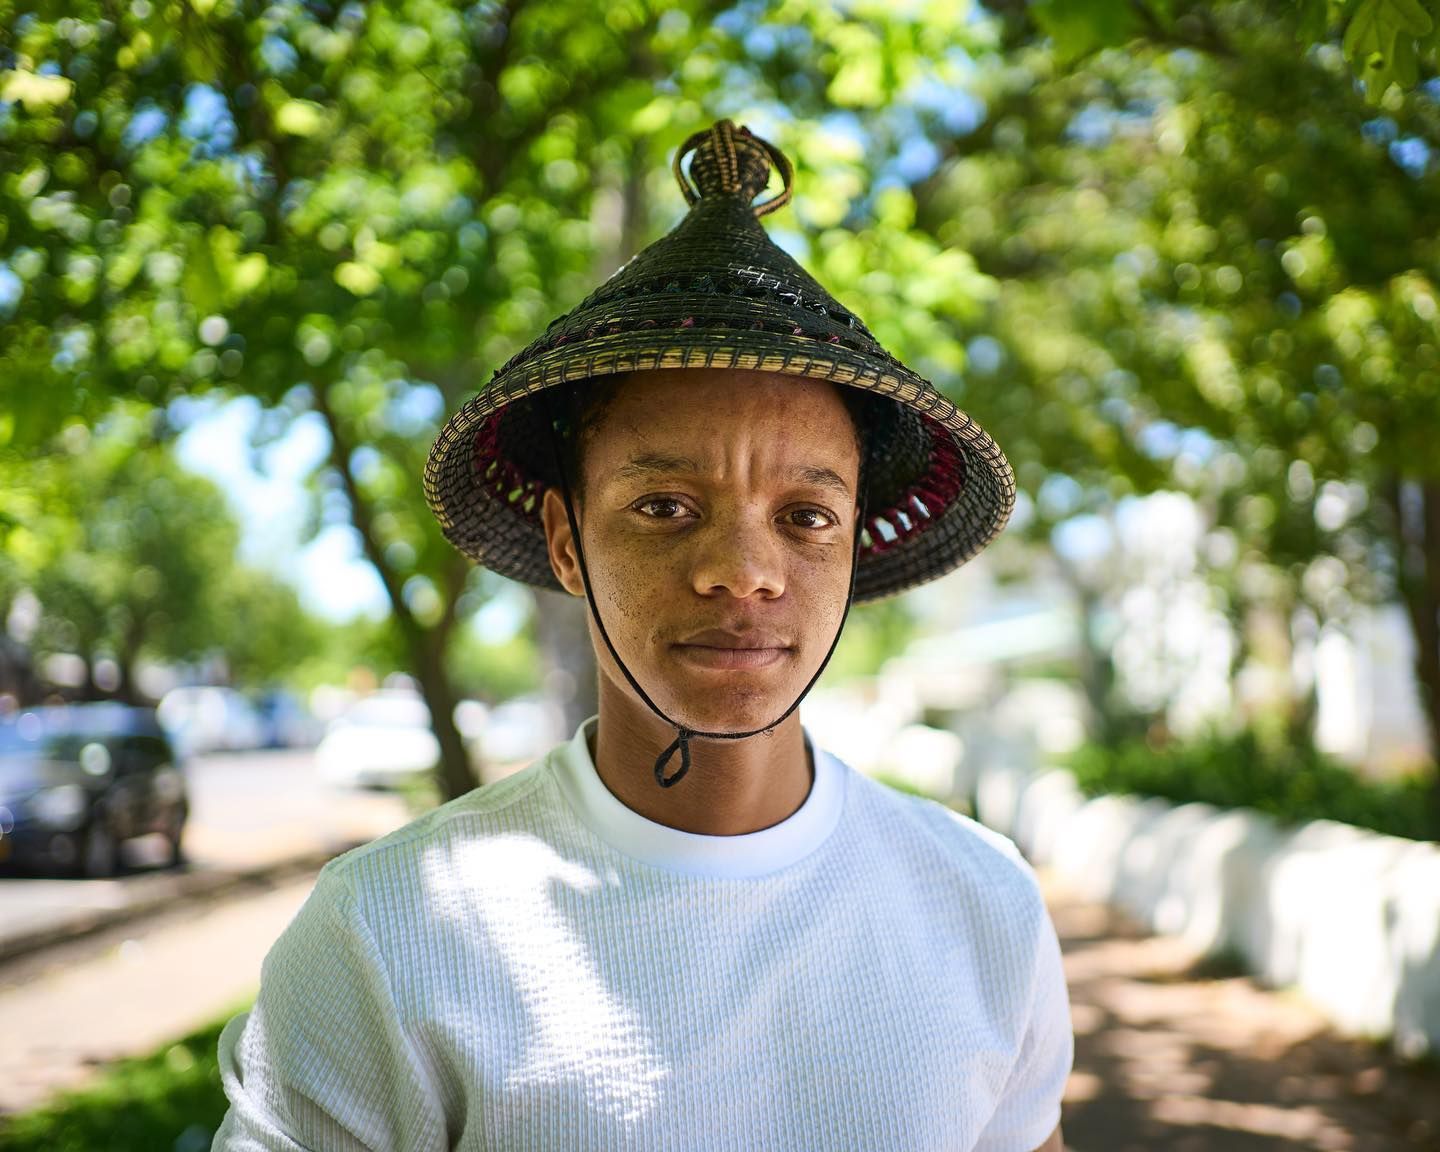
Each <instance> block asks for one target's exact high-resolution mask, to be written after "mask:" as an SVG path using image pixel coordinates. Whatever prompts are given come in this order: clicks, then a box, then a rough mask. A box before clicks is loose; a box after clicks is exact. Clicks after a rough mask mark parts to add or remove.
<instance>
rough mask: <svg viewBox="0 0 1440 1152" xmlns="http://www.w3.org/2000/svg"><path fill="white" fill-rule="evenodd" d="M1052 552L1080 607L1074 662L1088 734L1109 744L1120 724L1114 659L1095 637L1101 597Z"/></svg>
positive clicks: (1098, 741) (1118, 737)
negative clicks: (1117, 713)
mask: <svg viewBox="0 0 1440 1152" xmlns="http://www.w3.org/2000/svg"><path fill="white" fill-rule="evenodd" d="M1052 555H1054V560H1055V567H1056V568H1057V569H1058V570H1059V572H1060V574H1061V576H1062V577H1064V580H1065V583H1066V584H1068V585H1069V586H1070V591H1071V592H1072V593H1074V595H1075V600H1076V604H1077V606H1078V607H1079V610H1080V628H1079V631H1080V636H1079V642H1080V650H1079V653H1078V654H1077V663H1078V664H1079V672H1080V689H1081V691H1082V692H1084V693H1085V702H1086V704H1087V705H1088V706H1089V712H1090V716H1089V724H1088V726H1087V727H1088V728H1089V736H1090V739H1091V740H1093V741H1096V742H1097V743H1100V744H1106V745H1113V744H1115V743H1117V742H1118V741H1119V739H1120V738H1121V734H1122V733H1121V729H1122V728H1123V725H1121V724H1118V723H1117V721H1116V716H1115V698H1114V688H1115V661H1114V660H1113V659H1111V657H1110V653H1109V652H1107V651H1105V650H1104V649H1103V648H1101V647H1100V645H1099V644H1098V643H1096V641H1095V631H1096V628H1095V624H1096V618H1097V616H1098V612H1097V609H1098V608H1099V607H1100V603H1101V597H1100V594H1099V592H1097V591H1096V590H1095V589H1093V588H1091V587H1089V586H1088V585H1087V584H1086V583H1085V581H1084V580H1082V579H1081V577H1080V574H1079V573H1078V572H1076V571H1075V569H1074V568H1073V567H1071V566H1070V565H1069V564H1067V563H1066V562H1065V561H1064V560H1063V559H1062V558H1061V557H1060V556H1059V555H1058V554H1056V553H1053V552H1052Z"/></svg>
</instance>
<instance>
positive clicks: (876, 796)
mask: <svg viewBox="0 0 1440 1152" xmlns="http://www.w3.org/2000/svg"><path fill="white" fill-rule="evenodd" d="M850 772H851V775H852V777H853V781H852V785H851V793H852V796H853V797H854V800H855V805H854V808H855V818H856V820H857V821H858V823H859V824H860V826H861V828H862V830H863V832H864V833H866V834H868V835H871V836H876V837H881V838H883V842H885V843H887V844H889V845H890V846H891V848H892V850H893V851H894V852H896V853H897V854H903V855H904V856H905V857H906V858H907V859H909V860H910V861H911V862H912V863H913V864H914V865H916V866H918V867H921V868H925V869H929V870H932V874H934V875H936V876H937V878H951V879H953V880H954V882H956V883H957V884H961V885H964V886H966V887H974V888H980V889H983V890H984V891H985V892H986V894H987V896H989V897H990V898H992V899H994V900H999V901H1001V902H1003V903H1006V904H1014V903H1016V902H1018V903H1021V904H1023V905H1025V906H1027V907H1029V908H1031V909H1033V910H1035V911H1038V910H1039V909H1040V908H1042V907H1043V900H1042V899H1041V895H1040V886H1039V881H1038V879H1037V878H1036V876H1035V871H1034V869H1033V868H1032V867H1031V866H1030V863H1029V862H1028V861H1027V860H1026V859H1025V857H1024V856H1023V855H1022V854H1021V852H1020V849H1019V848H1018V847H1016V845H1015V842H1014V841H1013V840H1011V839H1010V838H1009V837H1008V836H1005V835H1003V834H1002V833H1000V832H997V831H995V829H993V828H988V827H986V826H985V825H984V824H981V823H980V822H979V821H978V820H974V819H972V818H971V817H969V816H966V815H965V814H964V813H962V812H957V811H956V810H955V809H953V808H950V807H947V806H946V805H944V804H942V803H940V802H939V801H937V800H931V799H929V798H927V797H924V796H918V795H914V794H912V793H908V792H902V791H900V790H899V789H897V788H893V787H891V786H889V785H888V784H884V783H881V782H880V781H878V780H874V779H872V778H870V777H868V776H866V775H864V774H863V773H860V772H856V771H855V770H853V769H850Z"/></svg>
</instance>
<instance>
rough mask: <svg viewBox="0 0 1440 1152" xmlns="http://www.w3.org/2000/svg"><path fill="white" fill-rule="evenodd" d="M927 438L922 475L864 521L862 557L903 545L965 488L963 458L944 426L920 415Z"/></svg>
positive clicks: (941, 513) (941, 514)
mask: <svg viewBox="0 0 1440 1152" xmlns="http://www.w3.org/2000/svg"><path fill="white" fill-rule="evenodd" d="M921 419H923V420H924V421H925V431H926V432H927V433H928V434H929V437H930V461H929V464H928V465H927V466H926V469H925V472H924V474H923V475H922V476H921V477H920V478H919V479H918V480H916V481H915V483H914V484H912V485H910V487H909V488H907V489H905V491H904V492H903V493H902V494H901V496H900V499H899V500H897V501H896V502H895V503H894V504H892V505H890V507H888V508H882V509H881V510H880V511H879V512H876V513H874V514H873V515H871V517H870V518H869V519H868V520H867V521H866V522H865V530H866V532H867V534H868V535H869V537H870V542H869V543H868V544H866V545H865V546H864V547H863V548H862V549H861V552H862V554H865V555H872V556H874V555H879V554H880V553H882V552H888V551H890V550H891V549H892V548H896V547H898V546H900V545H901V544H904V543H906V542H907V541H908V540H909V539H910V538H911V537H912V536H915V535H917V534H918V533H920V532H923V531H924V530H925V529H926V527H928V526H929V525H930V524H931V523H932V522H933V521H935V520H938V519H940V517H941V516H943V515H944V514H945V509H947V508H948V507H950V504H951V502H952V501H953V500H954V499H955V498H956V497H957V496H959V495H960V492H961V490H962V489H963V488H964V487H965V457H964V456H963V455H962V454H961V452H960V449H959V447H958V446H957V445H956V443H955V440H954V437H952V436H951V435H950V433H949V432H948V431H947V430H946V429H945V427H944V425H942V424H940V423H938V422H937V421H935V420H932V419H930V417H928V416H922V417H921Z"/></svg>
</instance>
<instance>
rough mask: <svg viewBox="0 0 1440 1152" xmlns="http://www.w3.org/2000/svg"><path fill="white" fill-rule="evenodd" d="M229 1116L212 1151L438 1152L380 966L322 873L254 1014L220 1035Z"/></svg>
mask: <svg viewBox="0 0 1440 1152" xmlns="http://www.w3.org/2000/svg"><path fill="white" fill-rule="evenodd" d="M219 1056H220V1075H221V1080H222V1082H223V1085H224V1089H225V1095H226V1097H227V1098H228V1099H229V1101H230V1109H229V1111H228V1112H227V1113H226V1115H225V1119H224V1122H223V1123H222V1124H221V1126H220V1130H219V1131H218V1132H217V1133H216V1135H215V1142H214V1144H213V1146H212V1149H213V1152H432V1150H435V1152H439V1150H443V1149H445V1148H447V1147H448V1141H447V1139H446V1126H445V1117H444V1112H443V1109H442V1106H441V1104H440V1101H439V1098H438V1096H437V1094H436V1092H435V1090H434V1088H433V1086H432V1084H431V1082H430V1078H429V1077H428V1075H427V1074H426V1072H425V1070H424V1065H423V1062H422V1061H421V1059H420V1057H419V1056H418V1054H417V1053H416V1052H415V1050H414V1048H413V1046H412V1045H411V1043H410V1041H409V1038H408V1037H407V1036H406V1034H405V1031H404V1029H403V1026H402V1024H401V1021H400V1016H399V1011H398V1008H397V1006H396V1002H395V998H394V995H393V993H392V990H391V986H390V981H389V976H388V973H387V972H386V969H385V965H384V961H383V958H382V956H381V954H380V950H379V948H378V946H377V944H376V942H375V938H374V937H373V935H372V934H371V932H370V929H369V927H368V925H367V924H366V923H365V921H364V918H363V917H362V915H361V914H360V911H359V908H358V907H357V905H356V902H355V899H354V896H353V894H352V893H351V891H350V889H349V887H348V885H347V884H346V883H345V881H344V879H343V877H342V876H340V875H339V874H337V873H336V872H335V871H334V870H333V869H331V868H327V869H325V870H323V871H322V872H321V873H320V877H319V879H318V880H317V881H316V884H315V889H314V891H312V892H311V894H310V896H309V897H308V898H307V900H306V901H305V904H304V905H303V906H302V907H301V909H300V911H299V912H298V913H296V916H295V918H294V920H292V921H291V922H290V924H289V926H288V927H287V928H286V929H285V931H284V932H283V933H281V935H280V938H279V939H278V940H277V941H276V942H275V944H274V946H273V947H272V948H271V949H270V953H269V955H267V956H266V958H265V962H264V964H263V965H262V967H261V974H260V994H259V997H258V998H257V1000H256V1002H255V1006H254V1007H253V1009H251V1011H250V1012H249V1013H248V1014H246V1013H242V1014H240V1015H238V1016H236V1017H235V1018H234V1019H233V1020H231V1021H230V1022H229V1023H228V1024H227V1025H226V1026H225V1029H224V1031H223V1032H222V1033H221V1036H220V1045H219Z"/></svg>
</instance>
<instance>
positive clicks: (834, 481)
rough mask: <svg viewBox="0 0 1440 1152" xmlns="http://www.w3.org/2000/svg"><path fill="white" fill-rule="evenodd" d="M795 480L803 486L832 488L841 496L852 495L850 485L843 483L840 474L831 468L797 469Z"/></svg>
mask: <svg viewBox="0 0 1440 1152" xmlns="http://www.w3.org/2000/svg"><path fill="white" fill-rule="evenodd" d="M795 478H796V479H797V480H800V481H801V482H803V483H805V484H814V485H815V486H816V487H819V488H833V489H835V491H837V492H839V493H841V494H842V495H845V496H849V495H852V493H851V491H850V485H849V484H847V483H845V481H844V480H843V479H842V478H841V476H840V473H838V472H836V471H835V470H834V469H832V468H816V467H810V468H799V469H797V470H796V472H795Z"/></svg>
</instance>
